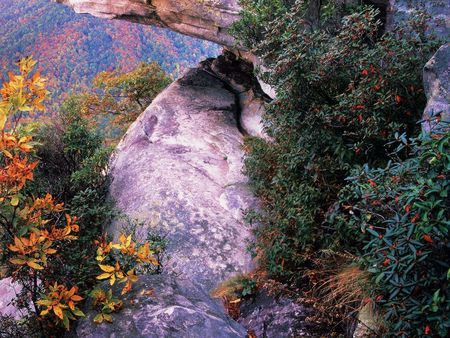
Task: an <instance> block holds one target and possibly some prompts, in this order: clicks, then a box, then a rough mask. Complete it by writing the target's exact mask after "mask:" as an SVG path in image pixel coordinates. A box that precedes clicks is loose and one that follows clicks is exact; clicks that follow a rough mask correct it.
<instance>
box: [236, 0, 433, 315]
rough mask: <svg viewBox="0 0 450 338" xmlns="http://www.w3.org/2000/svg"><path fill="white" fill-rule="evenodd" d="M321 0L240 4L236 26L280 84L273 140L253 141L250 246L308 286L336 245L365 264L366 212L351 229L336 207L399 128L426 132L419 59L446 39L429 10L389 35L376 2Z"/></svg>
mask: <svg viewBox="0 0 450 338" xmlns="http://www.w3.org/2000/svg"><path fill="white" fill-rule="evenodd" d="M319 3H320V2H318V1H310V2H307V1H300V0H297V1H275V2H272V1H252V0H247V1H243V3H242V4H243V7H244V11H243V19H242V20H241V21H240V22H239V23H238V24H237V26H235V27H236V28H238V29H240V31H239V33H237V37H238V38H239V39H240V41H242V42H243V44H244V45H245V46H246V47H247V48H249V49H250V50H252V52H254V53H255V54H256V55H258V56H259V57H260V58H261V60H262V61H263V64H264V68H262V69H261V70H260V75H261V77H262V79H263V80H265V81H266V82H267V83H269V84H270V85H271V86H272V87H273V88H274V89H275V91H276V93H277V97H276V98H275V99H274V101H273V102H272V103H271V104H269V105H268V106H267V109H266V113H265V116H264V118H263V120H264V121H263V122H264V125H265V129H266V131H267V133H268V134H269V136H271V141H264V140H260V139H255V138H249V139H247V140H246V144H245V149H246V157H245V173H246V174H247V175H248V177H249V178H250V182H251V185H252V187H253V188H254V190H255V192H256V194H257V195H258V196H259V197H260V198H261V200H262V202H263V210H262V212H259V213H258V212H251V213H249V214H248V219H249V220H250V221H251V222H253V221H257V222H259V223H260V224H262V226H261V227H258V228H257V230H256V237H257V241H256V243H255V244H254V245H253V247H254V250H255V254H256V255H257V256H258V257H259V258H260V263H261V264H262V266H263V267H265V268H266V269H267V270H268V272H269V273H270V274H271V275H272V276H273V277H277V278H278V279H280V280H282V281H290V282H291V283H293V284H294V285H302V286H303V287H305V285H309V286H311V284H308V283H305V282H309V283H312V281H311V276H316V277H317V276H323V272H324V271H325V272H326V271H330V270H336V267H335V266H332V264H334V262H335V260H334V259H329V253H330V252H335V253H336V255H337V256H339V257H341V256H342V255H341V254H342V253H344V252H347V251H349V252H350V253H351V255H348V257H349V258H348V259H347V261H345V259H344V260H343V261H342V260H341V261H340V263H339V264H341V265H342V267H345V266H346V265H348V264H349V263H358V255H359V254H360V252H359V251H358V249H362V248H363V247H364V245H365V244H363V243H364V237H363V236H360V234H359V232H355V227H356V223H357V221H355V224H353V225H354V227H350V226H348V225H347V224H346V223H345V221H344V222H335V219H333V218H332V217H330V214H333V211H335V209H336V208H337V206H336V201H337V200H338V199H339V197H338V196H339V194H340V191H341V190H342V189H344V188H345V186H346V185H347V184H348V182H347V181H346V177H348V176H349V175H350V174H351V173H352V170H353V169H354V168H358V167H359V168H360V167H362V166H363V165H364V164H367V165H368V166H369V167H384V166H386V165H387V163H388V162H389V160H390V159H391V157H390V154H391V153H392V152H393V151H394V150H396V146H395V143H393V142H392V141H394V140H395V139H396V137H397V136H396V135H398V134H405V136H404V137H405V138H406V139H407V138H409V137H414V136H417V135H418V133H419V131H420V126H419V125H417V124H416V121H417V120H419V119H420V117H421V115H422V112H423V109H424V106H425V102H426V98H425V95H424V92H423V88H422V67H423V65H424V64H425V63H426V62H427V61H428V59H429V58H430V57H431V55H432V54H433V52H434V51H435V50H436V49H437V47H438V46H439V42H438V41H436V40H435V39H434V38H433V37H432V36H430V35H426V34H425V33H426V15H425V14H418V15H416V16H415V17H413V18H412V19H411V20H410V21H409V22H407V23H404V24H402V25H401V26H398V27H396V28H395V29H394V30H392V31H389V32H382V31H381V27H382V24H381V22H380V20H379V19H378V18H379V12H378V11H377V10H375V9H373V8H371V7H363V8H361V7H358V8H353V9H348V8H347V9H345V8H344V9H342V8H338V7H336V6H335V5H333V3H334V4H335V2H334V1H322V7H320V6H319V7H317V5H318V4H319ZM311 14H314V15H315V16H314V15H313V16H312V20H310V18H311ZM341 14H345V15H344V16H343V18H342V20H339V17H340V15H341ZM238 29H235V32H237V31H238ZM409 150H410V149H409V148H408V147H404V148H401V149H399V150H398V152H397V158H398V159H399V160H404V159H405V158H407V157H408V156H410V151H409ZM341 207H343V206H342V205H341ZM378 244H379V243H378ZM355 255H356V258H354V259H353V258H352V257H355ZM405 260H406V258H405ZM355 261H356V262H355ZM366 267H367V266H366ZM338 269H339V268H338ZM316 271H318V272H319V273H317V274H316V273H315V272H316ZM441 282H442V280H441ZM314 283H315V282H314ZM342 289H345V288H342ZM441 295H442V293H440V294H439V297H441ZM356 301H357V300H356ZM398 304H400V303H398ZM398 304H397V305H398ZM403 305H404V304H403ZM343 315H346V314H345V313H343ZM341 318H342V317H341ZM394 322H395V320H394Z"/></svg>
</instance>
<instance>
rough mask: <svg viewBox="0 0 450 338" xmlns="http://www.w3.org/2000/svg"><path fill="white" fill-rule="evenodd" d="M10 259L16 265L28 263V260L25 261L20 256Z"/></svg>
mask: <svg viewBox="0 0 450 338" xmlns="http://www.w3.org/2000/svg"><path fill="white" fill-rule="evenodd" d="M9 261H10V262H11V263H13V264H16V265H24V264H26V263H27V261H25V260H23V259H19V258H11V259H10V260H9Z"/></svg>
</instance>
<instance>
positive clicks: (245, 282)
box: [211, 274, 258, 319]
mask: <svg viewBox="0 0 450 338" xmlns="http://www.w3.org/2000/svg"><path fill="white" fill-rule="evenodd" d="M257 289H258V287H257V283H256V281H255V279H254V278H253V276H252V275H251V274H238V275H236V276H234V277H232V278H230V279H228V280H226V281H224V282H223V283H221V284H220V285H219V286H218V287H217V288H215V289H214V290H213V291H212V292H211V297H213V298H219V299H222V301H223V304H224V307H225V309H226V310H227V313H228V315H229V316H230V317H231V318H233V319H237V318H239V315H240V303H241V301H242V300H243V299H244V298H248V297H251V296H252V295H254V294H255V293H256V290H257Z"/></svg>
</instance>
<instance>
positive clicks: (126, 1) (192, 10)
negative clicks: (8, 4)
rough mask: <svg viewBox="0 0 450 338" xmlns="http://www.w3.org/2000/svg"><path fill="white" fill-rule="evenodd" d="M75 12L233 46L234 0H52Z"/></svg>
mask: <svg viewBox="0 0 450 338" xmlns="http://www.w3.org/2000/svg"><path fill="white" fill-rule="evenodd" d="M54 1H56V2H60V3H64V4H66V5H69V6H71V7H72V8H73V9H74V10H75V11H76V12H77V13H89V14H92V15H95V16H97V17H101V18H107V19H124V20H129V21H135V22H139V23H143V24H146V25H155V26H160V27H168V28H170V29H172V30H174V31H176V32H179V33H182V34H186V35H190V36H194V37H198V38H201V39H205V40H210V41H213V42H216V43H219V44H221V45H225V46H232V45H233V44H234V39H233V38H232V37H231V36H230V35H229V34H228V29H229V27H230V26H231V24H232V23H233V22H234V21H236V20H237V19H238V18H239V11H240V7H239V5H238V1H237V0H54Z"/></svg>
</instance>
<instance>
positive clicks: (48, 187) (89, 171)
mask: <svg viewBox="0 0 450 338" xmlns="http://www.w3.org/2000/svg"><path fill="white" fill-rule="evenodd" d="M80 104H81V102H80V101H79V100H77V97H70V98H69V99H68V100H66V101H65V102H64V104H63V105H62V107H61V109H60V115H59V119H57V120H56V121H55V122H54V123H53V124H50V125H46V126H42V127H41V129H40V130H39V131H38V133H37V136H36V140H37V141H38V142H39V144H40V145H39V146H38V149H37V157H38V158H39V166H38V168H37V171H36V173H35V180H34V182H31V183H30V185H29V187H28V188H27V189H28V190H29V192H28V193H29V194H32V195H38V193H41V194H42V193H44V192H49V193H51V194H52V195H53V196H56V197H57V198H58V200H60V201H62V202H64V205H65V208H66V212H67V213H69V214H71V215H76V216H77V217H78V219H79V221H78V225H79V227H80V235H79V238H78V240H77V241H74V242H73V243H72V244H71V245H70V246H66V247H62V248H61V255H62V256H63V257H64V262H65V263H64V264H63V265H61V267H60V269H59V271H55V272H54V273H55V280H67V279H70V282H71V284H72V285H78V286H79V287H80V288H81V289H86V288H87V287H88V286H90V285H91V284H92V283H94V282H95V278H94V277H95V273H96V272H97V271H96V265H95V263H96V261H95V251H96V247H95V244H94V240H95V239H96V238H97V237H98V236H100V235H101V234H102V232H103V230H104V226H105V225H107V224H109V222H110V221H111V219H112V217H113V216H114V215H115V214H116V212H115V210H114V206H113V204H112V202H111V201H109V200H108V197H107V193H108V184H109V182H108V176H107V172H106V171H107V165H108V161H109V157H110V155H111V152H112V148H110V147H107V146H105V145H104V139H103V137H102V135H101V134H100V133H99V132H98V131H97V130H96V129H94V128H92V127H90V126H89V123H88V121H87V120H86V119H84V118H83V117H82V115H81V112H80ZM58 277H61V278H63V279H59V278H58Z"/></svg>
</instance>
